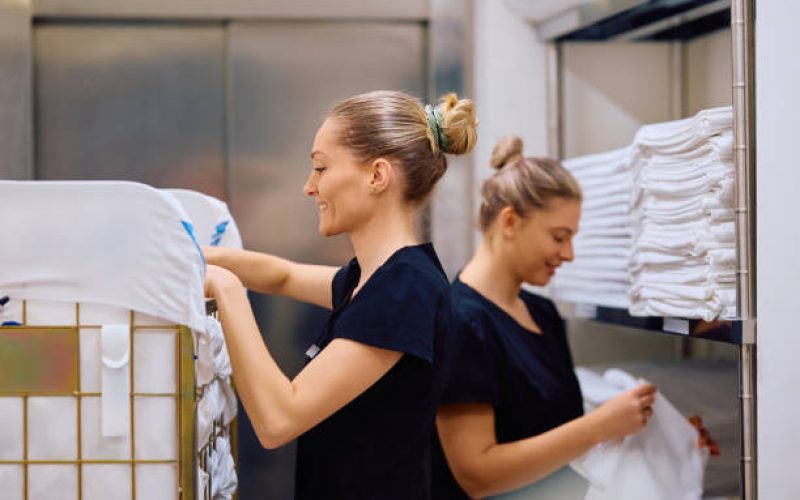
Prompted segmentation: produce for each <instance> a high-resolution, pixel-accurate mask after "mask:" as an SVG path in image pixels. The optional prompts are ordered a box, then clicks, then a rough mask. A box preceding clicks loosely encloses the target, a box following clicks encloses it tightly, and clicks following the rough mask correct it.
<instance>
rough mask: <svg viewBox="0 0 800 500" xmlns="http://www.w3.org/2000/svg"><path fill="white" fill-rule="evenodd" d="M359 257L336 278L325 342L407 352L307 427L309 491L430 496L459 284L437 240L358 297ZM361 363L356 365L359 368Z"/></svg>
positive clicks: (300, 474) (309, 494)
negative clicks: (443, 365)
mask: <svg viewBox="0 0 800 500" xmlns="http://www.w3.org/2000/svg"><path fill="white" fill-rule="evenodd" d="M360 275H361V269H360V267H359V265H358V262H357V261H356V259H353V260H352V261H351V262H350V263H349V264H348V265H347V266H345V267H343V268H342V269H340V270H339V271H338V272H337V273H336V276H335V277H334V279H333V312H332V313H331V316H330V318H329V319H328V322H327V324H326V325H325V327H324V328H323V331H322V333H321V334H320V337H319V338H318V339H317V341H316V345H317V346H318V347H319V348H320V349H324V348H325V346H326V345H328V344H329V343H330V342H331V340H333V339H335V338H346V339H352V340H355V341H357V342H361V343H363V344H368V345H371V346H375V347H380V348H383V349H390V350H393V351H400V352H403V353H404V355H403V356H402V357H401V358H400V360H399V361H398V362H397V363H396V364H395V365H394V366H393V367H392V368H391V369H390V370H389V371H388V372H387V373H386V374H385V375H384V376H383V377H381V379H379V380H378V381H377V382H376V383H375V384H374V385H373V386H371V387H370V388H369V389H367V390H366V391H365V392H364V393H362V394H360V395H359V396H358V397H356V398H355V399H354V400H353V401H351V402H350V403H348V404H347V405H345V406H344V407H342V408H341V409H339V410H338V411H337V412H336V413H334V414H333V415H331V416H330V417H328V418H327V419H325V420H324V421H322V422H321V423H320V424H319V425H317V426H316V427H314V428H313V429H311V430H309V431H308V432H306V433H305V434H304V435H302V436H301V437H300V439H299V442H298V451H297V474H296V486H295V492H296V493H295V496H296V497H297V498H301V499H345V498H346V499H372V498H374V499H395V498H397V499H426V498H430V471H431V460H430V455H431V447H430V443H431V441H432V439H433V431H434V419H435V415H436V407H437V406H438V403H439V398H440V396H441V391H442V385H443V374H442V370H441V369H440V367H439V366H438V365H439V362H440V360H442V358H443V351H444V345H445V342H446V341H447V337H448V336H449V328H450V314H451V308H450V290H449V289H450V286H449V283H448V282H447V276H446V275H445V273H444V271H443V270H442V266H441V264H440V263H439V259H438V258H437V257H436V253H435V252H434V250H433V246H432V245H431V244H423V245H416V246H409V247H404V248H402V249H400V250H398V251H397V252H396V253H394V254H393V255H392V256H391V257H390V258H389V259H388V260H387V261H386V262H385V263H384V264H383V265H382V266H381V267H379V268H378V269H377V270H376V271H375V273H374V274H373V275H372V276H370V278H369V279H368V280H367V282H366V283H365V284H364V286H363V287H362V288H361V290H359V292H358V293H357V294H356V295H355V297H352V299H351V296H352V292H353V290H354V289H355V287H356V285H357V284H358V281H359V278H360ZM350 368H351V369H352V367H350Z"/></svg>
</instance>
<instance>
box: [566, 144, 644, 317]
mask: <svg viewBox="0 0 800 500" xmlns="http://www.w3.org/2000/svg"><path fill="white" fill-rule="evenodd" d="M630 157H631V148H630V147H625V148H622V149H617V150H614V151H609V152H605V153H600V154H594V155H587V156H581V157H578V158H572V159H569V160H565V161H564V166H565V167H566V168H567V169H568V170H569V171H570V172H571V173H572V174H573V175H574V176H575V178H576V179H577V180H578V183H579V184H580V186H581V190H582V191H583V204H582V212H581V220H580V231H579V232H578V234H577V235H576V236H575V238H574V240H573V245H574V252H575V260H574V261H573V262H568V263H564V264H563V265H562V268H561V269H560V270H559V271H558V273H557V274H556V276H555V277H554V279H553V282H552V285H551V290H552V294H553V297H555V298H557V299H561V300H566V301H569V302H578V303H589V304H597V305H603V306H609V307H621V308H626V309H627V307H628V290H629V289H630V284H631V281H630V275H629V272H628V259H629V253H630V249H631V243H632V237H633V230H632V228H631V223H630V216H629V209H630V204H631V190H632V185H633V179H632V176H631V172H630Z"/></svg>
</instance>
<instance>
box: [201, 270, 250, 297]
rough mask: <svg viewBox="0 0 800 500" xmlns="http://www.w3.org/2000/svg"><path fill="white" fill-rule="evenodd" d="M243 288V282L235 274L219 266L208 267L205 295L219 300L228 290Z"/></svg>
mask: <svg viewBox="0 0 800 500" xmlns="http://www.w3.org/2000/svg"><path fill="white" fill-rule="evenodd" d="M236 288H239V289H241V288H243V285H242V282H241V281H240V280H239V278H237V277H236V275H235V274H233V273H232V272H230V271H228V270H227V269H223V268H221V267H219V266H214V265H208V266H206V281H205V295H206V297H209V298H218V297H219V294H220V293H221V292H222V291H223V290H226V289H236Z"/></svg>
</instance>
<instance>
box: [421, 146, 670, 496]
mask: <svg viewBox="0 0 800 500" xmlns="http://www.w3.org/2000/svg"><path fill="white" fill-rule="evenodd" d="M521 153H522V143H521V141H520V140H519V139H518V138H510V139H507V140H504V141H502V142H501V143H500V144H498V146H497V147H496V148H495V152H494V155H493V156H494V157H493V161H492V165H493V166H494V167H495V168H498V169H499V171H498V172H496V173H495V174H494V175H493V176H491V177H490V178H489V179H487V180H486V181H485V182H484V185H483V189H482V203H481V212H480V226H481V229H482V230H483V241H482V242H481V244H480V246H479V248H478V250H477V252H476V253H475V255H474V256H473V257H472V259H471V260H470V262H469V263H468V264H467V265H466V267H465V268H464V270H463V271H462V272H461V274H460V276H459V278H458V279H457V280H456V281H455V282H454V283H453V285H452V294H451V298H452V301H453V311H454V314H453V336H454V337H455V339H454V345H455V347H454V349H453V351H452V353H451V354H452V361H451V365H452V366H451V370H450V373H449V375H448V377H447V380H446V383H445V391H444V394H443V396H442V405H441V406H440V407H439V411H438V414H437V422H436V423H437V429H438V436H439V438H440V447H438V446H437V448H436V453H437V456H436V463H435V468H434V481H433V484H434V490H433V491H434V493H433V496H434V498H437V499H452V498H468V497H484V496H489V495H496V494H499V493H504V492H509V491H512V490H514V489H518V488H521V487H523V486H526V485H529V484H532V483H534V482H536V481H538V480H540V479H542V478H544V477H545V476H547V475H549V474H550V473H552V472H554V471H556V470H557V469H559V468H561V467H562V466H564V465H566V464H568V463H569V462H570V461H571V460H573V459H574V458H577V457H578V456H580V455H582V454H583V453H585V452H586V451H588V450H589V449H590V448H591V447H592V446H594V445H595V444H597V443H599V442H601V441H605V440H610V439H615V438H619V437H622V436H625V435H627V434H630V433H633V432H636V431H638V430H640V429H641V428H642V426H643V425H644V424H645V423H646V421H647V418H648V417H649V416H650V415H651V414H652V409H651V406H652V403H653V401H654V399H653V398H654V391H655V388H654V387H653V386H652V385H650V384H643V385H641V386H639V387H637V388H635V389H633V390H631V391H628V392H626V393H623V394H621V395H619V396H617V397H616V398H614V399H612V400H610V401H608V402H607V403H606V404H604V405H602V406H600V407H599V408H597V409H596V410H594V411H592V412H591V413H589V414H587V415H583V410H582V399H581V393H580V387H579V385H578V381H577V379H576V377H575V374H574V372H573V369H574V367H573V363H572V357H571V355H570V351H569V346H568V344H567V337H566V333H565V329H564V322H563V321H562V319H561V317H560V316H559V314H558V312H557V311H556V308H555V306H554V305H553V303H552V302H551V301H549V300H548V299H545V298H543V297H540V296H537V295H534V294H532V293H528V292H526V291H524V290H522V283H524V282H527V283H531V284H534V285H540V286H543V285H546V284H547V282H548V281H549V280H550V277H551V276H552V275H553V274H554V273H555V270H556V268H558V266H559V265H560V264H561V263H562V262H564V261H570V260H572V258H573V255H572V237H573V236H574V235H575V233H576V232H577V230H578V221H579V219H580V201H581V191H580V188H579V186H578V184H577V182H576V181H575V179H574V178H573V177H572V176H571V175H570V174H569V172H568V171H567V170H566V169H564V167H562V166H561V165H560V164H559V163H558V162H556V161H554V160H549V159H544V158H524V157H523V156H522V154H521Z"/></svg>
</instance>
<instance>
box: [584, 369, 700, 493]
mask: <svg viewBox="0 0 800 500" xmlns="http://www.w3.org/2000/svg"><path fill="white" fill-rule="evenodd" d="M575 372H576V375H577V376H578V380H579V381H580V385H581V391H582V393H583V399H584V405H585V406H586V407H587V411H589V410H591V409H592V408H594V407H596V406H598V405H600V404H602V403H603V402H605V401H607V400H608V399H610V398H611V397H613V396H615V395H616V394H619V393H620V392H622V391H625V390H628V389H631V388H633V387H635V386H636V385H638V384H639V383H640V382H641V381H638V380H636V379H635V378H634V377H632V376H631V375H629V374H627V373H626V372H623V371H622V370H617V369H611V370H607V371H606V372H605V373H604V374H603V376H600V375H598V374H596V373H595V372H592V371H590V370H587V369H585V368H577V369H576V370H575ZM697 437H698V434H697V430H696V429H695V428H694V427H692V425H691V424H689V422H688V421H687V420H686V418H685V417H684V416H683V415H681V413H680V412H678V410H676V409H675V408H674V407H673V406H672V405H671V404H670V402H669V401H667V399H666V398H665V397H664V395H663V394H661V393H658V394H657V395H656V400H655V403H654V404H653V416H652V417H651V418H650V420H649V422H648V423H647V426H645V428H644V429H643V430H642V431H640V432H639V433H638V434H635V435H632V436H628V437H626V438H624V439H622V440H619V441H613V442H606V443H602V444H600V445H598V446H596V447H594V448H592V449H591V450H590V451H589V452H588V453H586V454H585V455H584V456H582V457H580V458H578V459H577V460H575V461H573V462H572V464H571V465H572V467H573V468H574V469H575V470H576V471H577V472H578V473H580V474H581V475H583V476H584V477H585V478H586V479H587V480H588V481H589V483H590V487H589V491H588V492H587V493H586V496H585V497H584V500H640V499H642V498H647V499H649V500H699V499H700V498H701V497H702V494H703V475H704V471H705V464H706V461H707V458H708V455H707V452H706V451H705V450H701V449H700V448H699V447H698V445H697Z"/></svg>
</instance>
